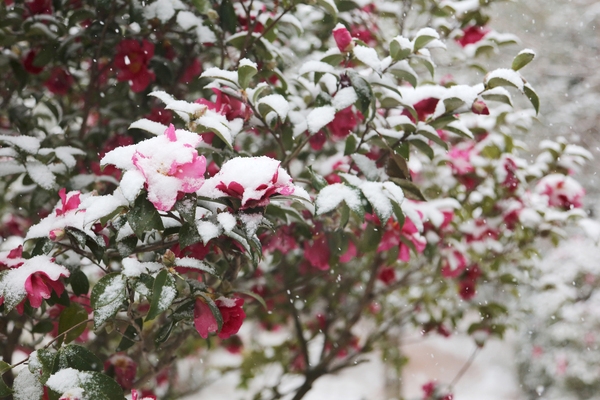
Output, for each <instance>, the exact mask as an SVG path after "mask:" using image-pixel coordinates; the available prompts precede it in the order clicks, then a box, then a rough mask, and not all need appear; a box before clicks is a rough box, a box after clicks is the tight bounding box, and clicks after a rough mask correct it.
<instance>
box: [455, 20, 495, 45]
mask: <svg viewBox="0 0 600 400" xmlns="http://www.w3.org/2000/svg"><path fill="white" fill-rule="evenodd" d="M488 33H490V30H489V29H488V28H486V27H485V26H477V25H471V26H469V27H467V28H465V29H463V34H462V36H461V37H460V38H458V39H456V42H457V43H458V44H460V45H461V46H462V47H465V46H466V45H468V44H473V43H477V42H479V41H480V40H481V39H483V37H484V36H485V35H487V34H488Z"/></svg>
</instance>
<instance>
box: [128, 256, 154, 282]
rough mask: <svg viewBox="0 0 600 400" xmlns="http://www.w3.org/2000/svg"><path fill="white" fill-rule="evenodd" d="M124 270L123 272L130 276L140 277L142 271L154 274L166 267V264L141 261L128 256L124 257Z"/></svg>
mask: <svg viewBox="0 0 600 400" xmlns="http://www.w3.org/2000/svg"><path fill="white" fill-rule="evenodd" d="M122 263H123V271H122V272H121V273H122V274H123V275H125V276H126V277H128V278H136V277H139V276H140V275H141V274H142V273H145V274H147V273H150V274H153V273H155V272H158V271H159V270H161V269H163V268H164V265H162V264H161V263H158V262H140V261H139V260H137V259H136V258H132V257H128V258H124V259H123V261H122Z"/></svg>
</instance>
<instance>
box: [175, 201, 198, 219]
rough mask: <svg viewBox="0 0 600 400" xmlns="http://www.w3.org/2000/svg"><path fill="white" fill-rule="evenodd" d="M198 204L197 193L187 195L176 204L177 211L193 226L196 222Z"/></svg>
mask: <svg viewBox="0 0 600 400" xmlns="http://www.w3.org/2000/svg"><path fill="white" fill-rule="evenodd" d="M197 204H198V196H197V195H196V193H186V194H185V196H183V197H182V198H181V199H180V200H177V202H176V203H175V211H177V212H178V213H179V216H180V217H181V218H183V220H184V221H186V222H189V223H191V224H193V223H195V221H196V206H197Z"/></svg>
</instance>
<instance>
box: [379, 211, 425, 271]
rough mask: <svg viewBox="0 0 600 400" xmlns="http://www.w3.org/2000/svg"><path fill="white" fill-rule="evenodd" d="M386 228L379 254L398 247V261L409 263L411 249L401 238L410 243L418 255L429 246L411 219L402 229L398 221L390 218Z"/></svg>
mask: <svg viewBox="0 0 600 400" xmlns="http://www.w3.org/2000/svg"><path fill="white" fill-rule="evenodd" d="M384 228H385V230H384V232H383V236H382V238H381V242H379V247H378V248H377V252H382V251H387V250H390V249H391V248H393V247H398V248H399V249H398V260H401V261H404V262H408V261H409V260H410V247H409V246H408V245H407V244H406V243H404V242H403V241H402V240H401V237H403V238H404V239H405V240H407V241H410V242H411V243H412V244H413V245H414V247H415V249H416V250H417V253H422V252H423V251H424V250H425V247H426V246H427V241H426V240H425V238H424V237H423V236H422V235H421V234H420V232H419V230H418V229H417V227H416V225H415V223H414V222H413V221H412V220H411V219H410V218H406V220H405V221H404V225H402V228H400V224H399V223H398V222H397V221H396V220H394V219H393V218H390V219H389V220H388V222H387V224H386V225H385V227H384Z"/></svg>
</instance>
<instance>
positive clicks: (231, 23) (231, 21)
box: [217, 0, 237, 33]
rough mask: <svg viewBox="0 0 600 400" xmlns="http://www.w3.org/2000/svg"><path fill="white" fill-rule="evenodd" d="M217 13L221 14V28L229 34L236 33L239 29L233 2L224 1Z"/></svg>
mask: <svg viewBox="0 0 600 400" xmlns="http://www.w3.org/2000/svg"><path fill="white" fill-rule="evenodd" d="M217 12H218V13H219V19H220V24H221V28H223V30H225V31H228V32H229V33H235V30H236V28H237V16H236V15H235V9H234V8H233V4H231V1H230V0H222V1H221V4H219V8H218V9H217Z"/></svg>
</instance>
